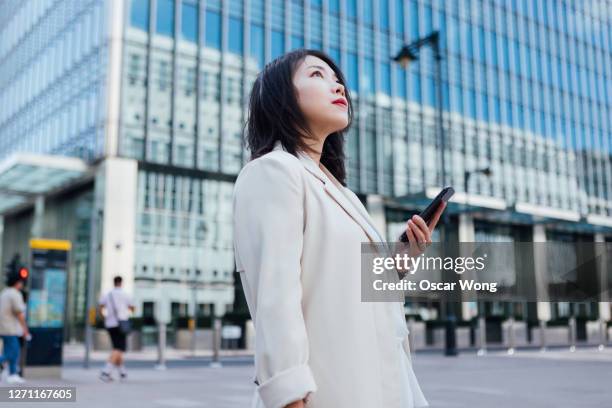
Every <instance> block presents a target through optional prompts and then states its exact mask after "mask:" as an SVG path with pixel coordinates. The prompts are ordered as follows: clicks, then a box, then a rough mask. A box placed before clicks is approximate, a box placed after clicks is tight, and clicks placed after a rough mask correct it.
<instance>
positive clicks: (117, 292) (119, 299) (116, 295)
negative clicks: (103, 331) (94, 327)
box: [99, 287, 134, 327]
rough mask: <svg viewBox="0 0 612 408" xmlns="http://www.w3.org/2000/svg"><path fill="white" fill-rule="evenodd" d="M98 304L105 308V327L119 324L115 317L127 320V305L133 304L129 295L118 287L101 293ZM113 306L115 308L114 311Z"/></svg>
mask: <svg viewBox="0 0 612 408" xmlns="http://www.w3.org/2000/svg"><path fill="white" fill-rule="evenodd" d="M111 296H112V300H111ZM99 304H100V305H102V306H104V307H105V308H106V315H105V317H104V326H105V327H117V326H119V322H118V320H117V318H119V320H127V319H128V318H129V317H130V309H129V306H134V303H133V302H132V298H131V297H130V295H128V294H127V293H126V292H125V291H124V290H123V288H120V287H119V288H113V289H111V290H109V291H108V292H107V293H106V294H104V295H102V296H101V297H100V302H99ZM115 307H116V308H117V309H116V311H115Z"/></svg>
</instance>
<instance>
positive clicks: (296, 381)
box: [257, 365, 317, 408]
mask: <svg viewBox="0 0 612 408" xmlns="http://www.w3.org/2000/svg"><path fill="white" fill-rule="evenodd" d="M316 390H317V385H316V384H315V381H314V377H313V375H312V372H311V370H310V367H308V366H307V365H300V366H297V367H292V368H290V369H288V370H285V371H282V372H280V373H278V374H277V375H275V376H274V377H272V378H270V379H269V380H268V381H266V382H264V383H263V384H261V385H260V386H259V387H258V388H257V391H258V392H259V396H260V397H261V400H262V401H263V403H264V405H265V407H266V408H283V407H284V406H286V405H288V404H290V403H291V402H294V401H297V400H299V399H302V398H304V397H305V396H306V394H308V393H309V392H315V391H316Z"/></svg>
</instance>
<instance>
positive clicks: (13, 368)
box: [0, 272, 32, 384]
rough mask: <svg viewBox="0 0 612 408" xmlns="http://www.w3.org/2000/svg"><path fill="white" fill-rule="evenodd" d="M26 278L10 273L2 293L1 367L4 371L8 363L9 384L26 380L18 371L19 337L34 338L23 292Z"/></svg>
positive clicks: (0, 305) (0, 322) (7, 380)
mask: <svg viewBox="0 0 612 408" xmlns="http://www.w3.org/2000/svg"><path fill="white" fill-rule="evenodd" d="M26 279H27V278H26V277H25V276H22V275H21V273H20V272H13V273H9V274H8V276H7V279H6V287H5V288H4V289H2V292H1V293H0V336H1V337H2V343H3V349H2V356H0V367H1V370H2V371H3V372H4V370H5V369H6V364H7V363H8V370H9V373H8V376H7V377H6V382H7V383H9V384H17V383H24V382H25V380H24V379H23V377H21V376H20V375H19V373H18V368H17V364H18V361H19V356H20V353H21V344H20V342H19V338H20V337H22V336H23V337H24V338H25V339H26V340H29V339H31V338H32V337H31V336H30V331H29V329H28V326H27V324H26V319H25V310H26V305H25V302H24V301H23V294H22V293H21V290H23V288H24V286H25V283H26Z"/></svg>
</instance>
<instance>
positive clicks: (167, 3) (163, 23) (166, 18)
mask: <svg viewBox="0 0 612 408" xmlns="http://www.w3.org/2000/svg"><path fill="white" fill-rule="evenodd" d="M156 22H157V33H158V34H161V35H165V36H168V37H173V36H174V0H157V20H156Z"/></svg>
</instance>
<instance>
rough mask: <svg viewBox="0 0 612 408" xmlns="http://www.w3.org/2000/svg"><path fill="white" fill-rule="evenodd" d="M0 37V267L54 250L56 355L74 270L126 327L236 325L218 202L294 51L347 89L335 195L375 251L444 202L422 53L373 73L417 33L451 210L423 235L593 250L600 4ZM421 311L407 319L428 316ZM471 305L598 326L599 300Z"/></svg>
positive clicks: (59, 24) (118, 11)
mask: <svg viewBox="0 0 612 408" xmlns="http://www.w3.org/2000/svg"><path fill="white" fill-rule="evenodd" d="M0 27H2V28H1V29H0V212H1V213H2V218H1V219H2V223H1V224H0V225H3V234H2V236H3V239H2V245H1V248H0V256H1V257H2V261H3V262H4V263H5V262H6V261H8V260H9V259H10V257H11V256H12V255H13V253H15V252H20V253H22V255H23V256H24V257H25V256H26V255H27V253H28V238H31V237H34V236H37V237H48V238H63V239H68V240H71V241H72V242H73V244H74V246H73V251H72V254H71V269H70V277H69V294H70V296H69V300H68V309H67V321H69V322H70V325H69V327H67V335H68V337H69V338H74V337H79V336H80V335H79V333H80V330H79V328H81V327H82V325H83V322H84V319H85V316H86V306H85V305H86V303H85V298H86V294H87V284H88V280H87V276H88V273H87V272H88V270H92V271H93V274H92V275H93V277H94V282H93V285H94V288H95V290H94V292H95V293H96V294H98V293H99V292H100V291H101V290H104V289H107V288H109V287H110V286H111V282H112V277H113V276H114V275H116V274H120V275H122V276H123V277H124V279H125V280H124V282H125V286H126V287H127V288H128V290H130V291H132V292H133V293H134V297H135V300H136V304H137V309H136V311H137V314H138V315H139V316H144V317H151V318H153V317H156V318H158V319H162V320H163V321H169V320H170V319H171V318H172V317H177V316H181V315H187V314H190V315H191V314H193V313H197V314H199V315H213V314H216V315H222V314H224V313H226V312H228V311H231V310H232V308H234V307H238V308H241V309H242V310H244V307H245V306H244V304H243V303H241V301H240V299H239V298H240V290H239V288H238V290H237V291H236V293H238V295H235V288H234V283H238V282H239V280H237V279H236V278H235V276H234V274H235V271H234V263H233V252H232V251H233V248H232V235H231V220H232V214H231V199H232V188H233V181H234V180H235V177H236V175H237V173H238V172H239V170H240V169H241V167H242V166H243V165H244V163H245V162H246V161H247V160H248V152H246V151H245V150H244V148H243V142H242V140H241V135H242V125H243V123H244V121H245V119H246V117H245V115H246V110H245V108H246V104H247V101H248V94H249V90H250V88H251V85H252V82H253V81H254V79H255V77H256V75H257V73H258V71H259V70H260V69H261V68H262V67H263V65H264V64H265V63H266V62H268V61H270V60H271V59H273V58H275V57H277V56H279V55H281V54H283V53H284V52H286V51H289V50H291V49H295V48H300V47H307V48H316V49H322V50H324V51H326V52H328V53H329V55H330V56H331V57H332V58H333V59H334V60H335V61H337V62H338V63H339V64H340V66H341V68H342V70H343V72H344V73H345V74H346V76H347V79H348V85H349V88H350V89H351V91H352V95H353V97H354V102H355V108H356V109H355V114H356V121H355V122H354V126H353V128H352V129H351V131H350V132H349V134H348V136H347V155H348V174H349V178H348V181H349V187H350V188H351V189H352V190H354V191H355V192H357V193H358V195H359V196H360V198H361V199H362V200H363V202H364V204H366V206H367V207H368V209H369V211H370V212H371V214H372V216H373V218H374V220H375V221H376V222H377V223H378V225H379V227H380V229H381V231H383V233H385V234H386V235H387V239H389V240H392V239H395V237H397V236H399V234H400V232H401V231H402V229H403V228H404V225H405V221H406V220H407V218H408V217H409V216H410V215H411V214H412V213H414V212H415V211H417V210H418V209H420V208H423V207H424V206H425V205H426V204H427V203H428V202H429V201H430V200H431V198H433V197H434V196H435V194H436V193H437V192H438V191H439V189H440V187H442V186H441V185H440V184H441V183H440V181H439V180H440V179H441V175H440V174H439V172H440V165H439V164H440V160H441V159H440V157H441V154H440V153H441V152H440V145H441V143H440V142H441V140H440V138H439V137H438V134H437V133H436V121H437V120H438V117H437V116H436V110H435V106H436V103H437V101H436V86H435V81H434V60H433V58H432V54H431V51H430V50H427V49H423V51H422V52H421V55H420V57H419V59H418V60H417V61H415V62H414V63H412V64H411V65H409V66H408V67H407V68H406V69H404V68H402V67H401V66H400V65H399V64H396V63H395V62H393V61H392V57H393V56H394V55H395V54H396V53H397V52H398V51H399V50H400V49H401V47H402V46H403V45H404V44H407V43H410V42H412V41H414V40H416V39H418V38H421V37H424V36H426V35H428V34H429V33H431V32H432V31H434V30H439V32H440V41H441V44H440V45H441V50H442V54H443V61H442V63H443V70H442V79H443V87H442V96H443V99H442V106H443V109H444V113H445V114H444V118H443V119H444V120H443V127H444V130H445V131H444V133H445V135H446V140H445V143H444V145H445V147H446V149H445V150H446V152H445V157H446V163H447V164H446V166H445V168H446V170H447V174H445V175H444V177H445V180H446V183H445V184H447V185H452V186H454V188H455V190H456V191H457V194H456V195H455V197H454V198H453V202H452V204H451V205H450V206H449V208H448V210H447V213H448V216H449V217H448V223H447V224H446V226H445V227H440V228H439V231H437V233H438V234H439V233H440V231H442V230H445V231H446V233H447V234H448V235H447V237H448V238H447V239H459V240H462V241H478V242H481V241H505V242H508V241H570V242H575V241H580V242H605V241H609V240H610V239H612V238H611V237H612V196H611V192H612V170H611V146H610V145H611V138H612V99H611V98H612V63H611V61H612V1H609V0H585V1H579V2H575V1H564V0H546V1H530V0H512V1H510V0H504V1H501V0H471V1H468V0H448V1H441V0H438V1H436V0H404V1H402V0H379V1H374V0H318V1H317V0H303V1H294V0H292V1H283V0H246V1H237V0H226V1H221V0H200V1H197V0H125V1H121V0H4V1H3V2H2V3H1V4H0ZM484 169H488V170H486V171H485V170H484ZM466 179H467V180H468V181H469V182H466ZM466 187H467V188H466ZM573 261H575V256H572V255H571V254H570V255H569V258H568V262H573ZM605 285H611V286H612V279H610V282H609V283H605ZM434 303H435V302H434ZM434 303H425V304H416V303H413V304H411V308H410V309H409V310H410V311H411V313H415V314H420V315H422V316H421V317H423V318H425V319H426V318H427V316H426V315H427V314H428V313H433V314H431V316H435V315H436V314H437V307H438V306H437V305H436V304H434ZM480 307H481V312H484V313H486V314H487V316H499V317H502V318H503V317H508V316H510V315H517V316H519V317H520V316H522V317H523V318H527V317H528V316H531V317H532V318H537V316H538V313H539V314H540V315H542V314H545V315H550V316H549V317H550V318H551V319H563V318H567V317H569V316H570V315H580V316H583V317H584V318H586V319H598V318H600V317H601V314H602V313H603V315H604V316H605V314H606V313H608V314H609V304H607V303H606V304H601V305H598V304H597V303H587V304H574V303H555V304H550V305H544V306H543V307H540V308H537V307H536V306H535V305H529V304H526V303H521V302H517V303H491V302H490V303H488V304H486V305H481V306H480ZM467 317H468V316H464V318H467ZM540 317H542V316H540Z"/></svg>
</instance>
